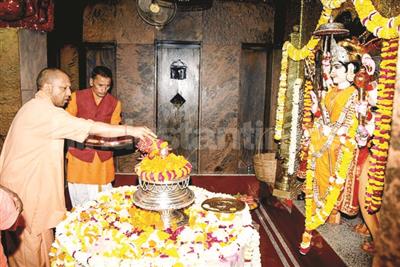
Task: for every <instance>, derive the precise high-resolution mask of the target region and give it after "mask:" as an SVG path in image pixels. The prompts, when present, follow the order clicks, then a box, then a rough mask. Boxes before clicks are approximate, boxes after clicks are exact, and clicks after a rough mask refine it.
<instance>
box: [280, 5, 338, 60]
mask: <svg viewBox="0 0 400 267" xmlns="http://www.w3.org/2000/svg"><path fill="white" fill-rule="evenodd" d="M331 14H332V9H330V8H327V7H324V9H323V10H322V12H321V16H320V18H319V20H318V24H317V27H316V28H318V27H319V26H320V25H322V24H325V23H327V22H328V21H329V18H330V17H331ZM319 40H320V39H319V38H318V37H315V36H312V37H311V39H310V40H309V41H308V43H307V44H306V45H305V46H303V47H302V48H301V49H298V48H296V47H295V46H294V45H293V44H292V43H290V42H289V43H288V44H287V50H288V55H289V57H290V59H292V60H294V61H300V60H303V59H305V58H306V57H308V56H309V55H310V54H311V52H312V51H313V50H314V49H315V47H316V46H317V45H318V43H319Z"/></svg>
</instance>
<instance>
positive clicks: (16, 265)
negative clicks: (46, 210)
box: [7, 229, 54, 267]
mask: <svg viewBox="0 0 400 267" xmlns="http://www.w3.org/2000/svg"><path fill="white" fill-rule="evenodd" d="M9 235H10V236H13V237H12V238H10V239H9V240H7V241H8V242H11V243H12V242H15V241H16V242H19V241H20V242H21V245H20V247H18V250H16V251H15V252H14V253H13V254H12V255H10V256H9V257H8V261H9V265H10V267H22V266H23V267H42V266H45V267H50V259H49V253H50V248H51V244H52V243H53V241H54V234H53V230H52V229H48V230H45V231H43V232H42V233H40V234H39V235H37V234H29V232H28V231H23V232H22V233H21V234H20V235H19V236H18V238H17V237H16V236H15V235H16V232H9ZM13 246H15V247H17V246H18V243H16V244H13Z"/></svg>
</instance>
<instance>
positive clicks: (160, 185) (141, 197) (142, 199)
mask: <svg viewBox="0 0 400 267" xmlns="http://www.w3.org/2000/svg"><path fill="white" fill-rule="evenodd" d="M189 181H190V176H185V177H182V178H181V179H179V180H175V181H167V182H148V181H143V180H142V179H140V178H139V186H138V190H137V191H136V192H135V193H134V195H133V203H134V204H135V205H136V206H138V207H139V208H142V209H146V210H152V211H158V212H160V214H161V219H162V220H163V223H164V228H168V227H170V226H173V225H177V226H181V225H185V224H187V222H188V218H187V216H186V215H185V214H184V213H183V212H181V211H180V210H179V209H183V208H185V207H187V206H189V205H191V204H192V203H193V201H194V193H193V191H192V190H190V189H189V188H188V186H189Z"/></svg>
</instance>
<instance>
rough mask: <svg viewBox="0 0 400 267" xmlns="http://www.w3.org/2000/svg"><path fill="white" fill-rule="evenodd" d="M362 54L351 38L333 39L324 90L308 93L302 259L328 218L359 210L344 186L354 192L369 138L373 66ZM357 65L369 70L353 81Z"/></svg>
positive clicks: (324, 78) (325, 59)
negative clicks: (311, 116)
mask: <svg viewBox="0 0 400 267" xmlns="http://www.w3.org/2000/svg"><path fill="white" fill-rule="evenodd" d="M364 52H365V51H363V49H362V46H360V45H358V44H357V43H356V42H355V40H345V41H342V42H339V43H338V44H337V43H336V42H335V40H332V44H331V52H330V53H327V54H326V55H325V56H324V60H323V62H322V65H323V66H322V69H323V81H324V84H325V87H326V88H327V89H328V90H327V92H322V94H321V95H319V96H317V95H315V94H312V99H313V103H314V104H313V106H312V112H313V113H314V125H313V127H312V128H311V129H310V130H308V132H307V133H305V134H306V135H307V136H309V148H308V158H307V168H306V180H305V187H304V191H305V217H306V220H305V231H304V233H303V236H302V242H301V244H300V253H301V254H303V255H305V254H307V253H308V251H309V250H310V244H311V238H312V232H313V230H315V229H317V228H318V227H319V226H321V225H323V224H324V223H325V222H326V220H327V219H328V218H330V219H329V220H333V221H335V220H337V219H336V218H337V217H338V216H336V215H337V214H339V213H338V211H339V210H340V211H343V212H345V213H347V214H351V215H355V214H357V212H358V199H357V194H356V193H358V192H352V191H351V190H347V188H349V189H351V188H356V187H355V186H354V182H355V179H354V178H355V175H356V172H355V171H356V167H357V163H358V162H357V161H358V158H359V152H360V149H359V148H360V147H363V146H365V145H366V140H367V139H368V136H369V133H368V130H367V128H368V127H367V126H366V119H365V118H366V117H367V115H368V108H367V101H366V100H365V99H364V95H366V93H365V91H366V90H368V89H370V88H371V84H370V83H371V79H370V76H371V74H370V73H371V68H374V65H373V64H372V63H371V61H369V60H362V58H363V55H364ZM364 58H368V56H367V55H366V56H364ZM369 58H370V57H369ZM372 62H373V61H372ZM362 63H365V66H363V65H362ZM360 67H361V68H362V69H363V73H365V72H366V71H365V70H368V71H370V72H369V73H366V74H365V75H364V76H363V75H359V76H358V77H357V79H356V80H355V77H356V74H357V72H359V70H360ZM372 72H373V71H372ZM355 81H356V83H355ZM319 99H320V101H319ZM367 154H368V151H367V152H366V155H367ZM365 158H366V157H364V160H365ZM344 188H346V190H344ZM339 219H340V217H339Z"/></svg>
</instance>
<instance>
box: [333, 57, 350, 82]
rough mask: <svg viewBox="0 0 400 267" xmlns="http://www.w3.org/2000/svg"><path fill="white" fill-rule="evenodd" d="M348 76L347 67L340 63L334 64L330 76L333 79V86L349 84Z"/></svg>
mask: <svg viewBox="0 0 400 267" xmlns="http://www.w3.org/2000/svg"><path fill="white" fill-rule="evenodd" d="M346 74H347V71H346V67H345V66H344V65H343V63H341V62H339V61H335V62H332V68H331V73H330V75H331V77H332V80H333V84H335V85H339V84H342V83H344V82H347V78H346Z"/></svg>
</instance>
